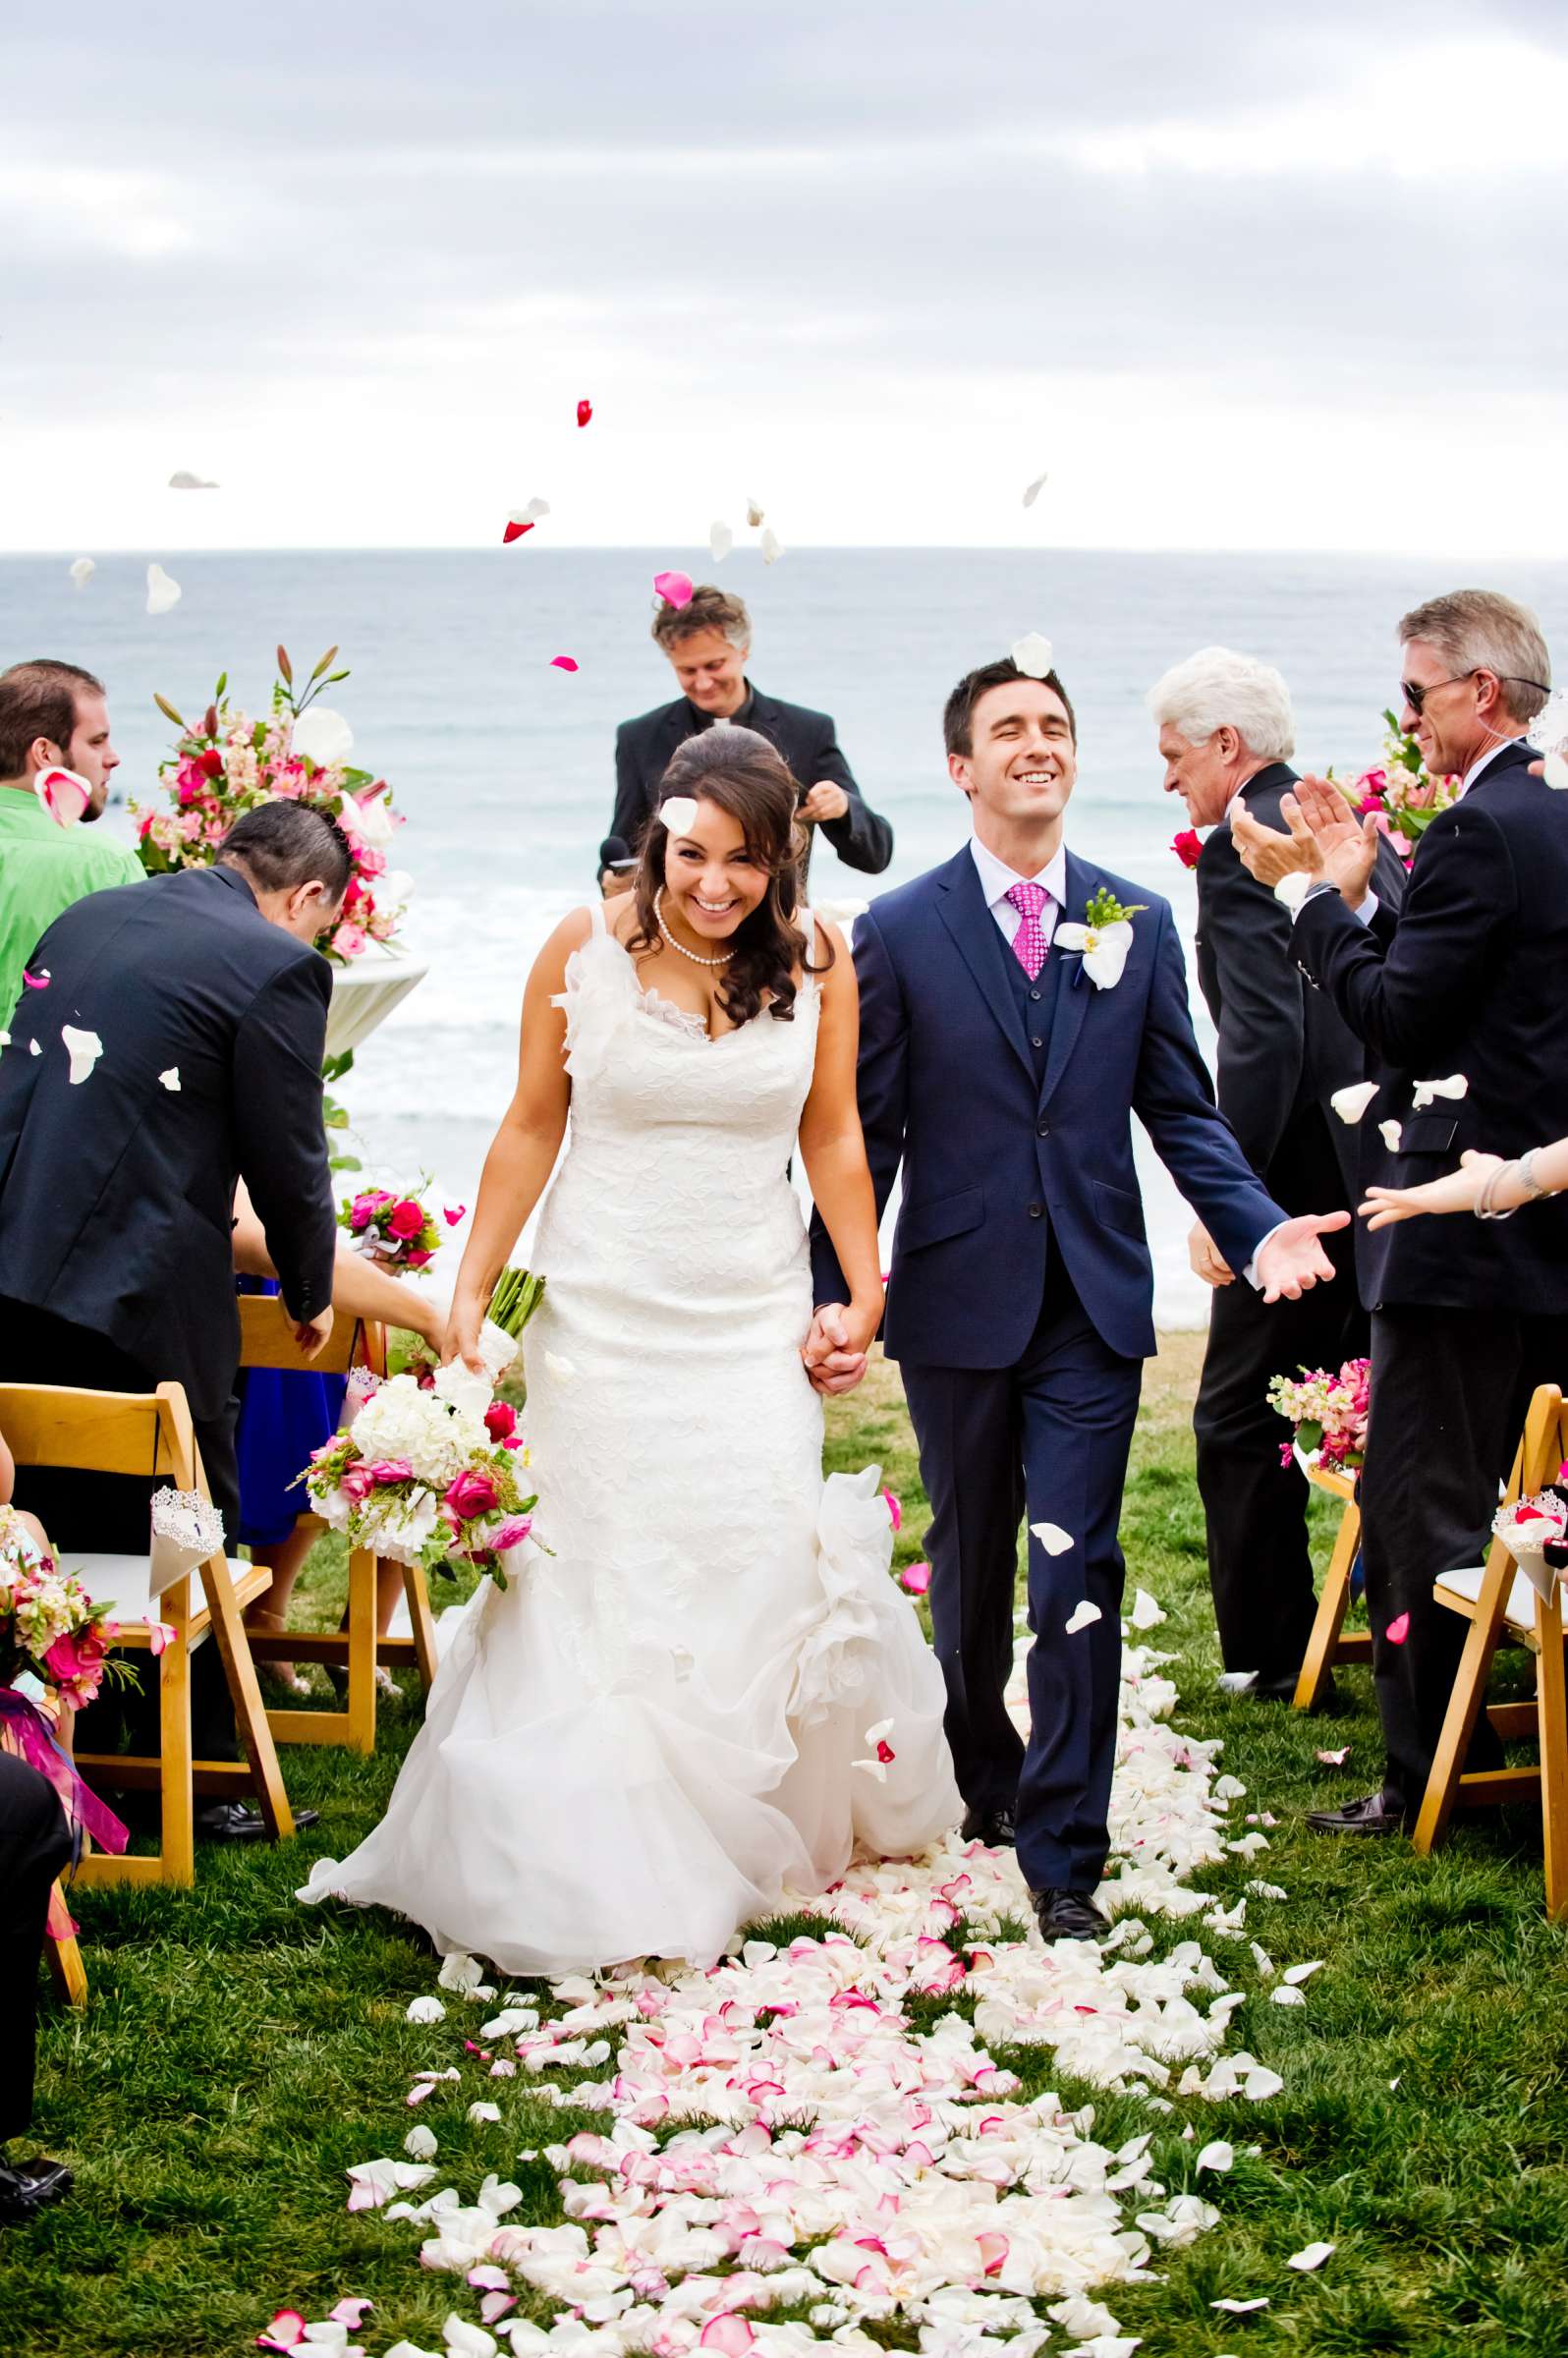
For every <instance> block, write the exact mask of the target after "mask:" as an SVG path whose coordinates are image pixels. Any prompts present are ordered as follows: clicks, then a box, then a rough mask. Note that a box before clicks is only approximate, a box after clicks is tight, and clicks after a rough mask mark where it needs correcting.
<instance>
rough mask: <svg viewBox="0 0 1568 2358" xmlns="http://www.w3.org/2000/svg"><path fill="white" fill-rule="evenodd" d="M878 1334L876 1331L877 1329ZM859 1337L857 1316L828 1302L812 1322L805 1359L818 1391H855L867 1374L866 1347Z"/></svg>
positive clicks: (802, 1356) (804, 1361) (805, 1345)
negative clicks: (856, 1325) (855, 1319)
mask: <svg viewBox="0 0 1568 2358" xmlns="http://www.w3.org/2000/svg"><path fill="white" fill-rule="evenodd" d="M873 1331H874V1329H873ZM869 1341H870V1336H869V1335H867V1337H866V1340H865V1342H861V1341H859V1340H858V1338H857V1333H856V1327H855V1322H854V1314H853V1313H852V1312H851V1311H849V1310H847V1309H846V1308H845V1306H844V1304H843V1303H842V1302H824V1303H823V1305H822V1307H821V1309H820V1310H819V1311H817V1313H816V1315H815V1317H814V1318H813V1319H812V1323H811V1326H810V1328H809V1330H808V1332H807V1336H806V1340H805V1342H804V1343H803V1344H802V1345H801V1359H802V1362H803V1364H804V1366H805V1369H806V1373H807V1375H809V1376H810V1377H811V1380H812V1389H813V1390H814V1391H818V1392H826V1393H832V1392H852V1391H853V1390H854V1389H855V1386H856V1385H857V1384H858V1383H859V1382H860V1380H861V1377H862V1376H863V1375H865V1373H866V1344H867V1343H868V1342H869Z"/></svg>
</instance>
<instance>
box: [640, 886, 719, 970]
mask: <svg viewBox="0 0 1568 2358" xmlns="http://www.w3.org/2000/svg"><path fill="white" fill-rule="evenodd" d="M653 922H654V924H655V925H656V926H658V929H659V931H660V932H661V933H662V934H663V936H664V938H665V940H666V941H667V942H668V943H669V945H670V948H671V949H672V950H679V952H680V954H681V956H682V957H683V958H690V960H691V961H692V964H693V965H694V966H728V964H729V962H730V960H731V959H732V958H733V957H734V955H735V952H734V951H733V950H726V951H725V952H724V954H723V956H722V957H720V958H704V957H703V956H702V954H701V952H700V950H689V949H688V948H687V946H686V944H685V942H684V941H677V940H676V938H675V936H674V934H673V933H672V932H671V931H670V928H669V926H667V925H666V924H665V923H664V887H663V885H662V884H661V885H660V886H659V888H658V890H657V892H656V893H655V894H654V895H653Z"/></svg>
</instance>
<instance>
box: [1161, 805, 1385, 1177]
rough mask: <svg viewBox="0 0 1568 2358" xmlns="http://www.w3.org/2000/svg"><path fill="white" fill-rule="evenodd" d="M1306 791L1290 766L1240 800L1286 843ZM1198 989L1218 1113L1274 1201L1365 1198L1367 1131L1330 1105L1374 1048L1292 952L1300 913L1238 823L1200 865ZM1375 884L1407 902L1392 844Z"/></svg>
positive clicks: (1217, 834)
mask: <svg viewBox="0 0 1568 2358" xmlns="http://www.w3.org/2000/svg"><path fill="white" fill-rule="evenodd" d="M1295 783H1296V772H1295V771H1294V770H1293V769H1292V768H1290V767H1289V765H1288V764H1287V763H1286V762H1283V761H1271V762H1270V763H1269V764H1268V766H1267V768H1266V769H1260V770H1259V771H1258V773H1257V775H1256V776H1255V777H1251V778H1249V779H1248V781H1247V783H1246V785H1245V786H1244V787H1243V788H1242V790H1241V799H1242V801H1243V803H1244V804H1245V805H1246V809H1247V813H1248V815H1249V816H1250V817H1252V818H1255V819H1257V821H1258V822H1259V824H1260V826H1264V827H1273V828H1276V829H1277V830H1278V832H1279V833H1280V834H1282V835H1283V834H1288V832H1289V829H1288V828H1287V826H1286V824H1285V821H1284V818H1283V817H1282V816H1281V814H1280V804H1281V802H1282V801H1283V799H1284V797H1285V796H1286V795H1287V794H1288V793H1289V792H1290V789H1291V788H1292V787H1293V786H1294V785H1295ZM1197 873H1198V934H1197V939H1196V943H1195V947H1196V949H1197V953H1198V981H1199V985H1200V987H1201V988H1202V990H1203V994H1204V999H1205V1001H1206V1002H1207V1006H1208V1012H1209V1014H1210V1015H1211V1016H1212V1017H1213V1019H1214V1029H1215V1030H1216V1032H1217V1033H1218V1035H1219V1056H1218V1070H1217V1072H1216V1074H1215V1089H1216V1091H1217V1094H1218V1096H1219V1109H1220V1112H1221V1113H1222V1114H1223V1115H1224V1116H1225V1119H1226V1120H1227V1121H1228V1122H1229V1124H1230V1126H1231V1128H1232V1129H1233V1130H1234V1131H1235V1133H1236V1136H1237V1138H1238V1139H1239V1140H1240V1142H1241V1149H1242V1152H1243V1153H1244V1154H1245V1155H1246V1157H1247V1159H1248V1161H1249V1162H1250V1163H1251V1164H1252V1166H1253V1169H1254V1170H1255V1171H1257V1173H1258V1174H1259V1176H1260V1178H1261V1179H1262V1180H1263V1182H1264V1184H1265V1185H1266V1186H1267V1188H1268V1191H1269V1193H1270V1194H1271V1195H1273V1196H1277V1197H1278V1199H1279V1201H1280V1203H1281V1204H1284V1205H1287V1206H1288V1207H1289V1208H1290V1209H1291V1210H1292V1211H1293V1212H1294V1211H1327V1210H1330V1209H1331V1208H1333V1207H1334V1206H1336V1205H1339V1204H1344V1205H1348V1206H1350V1207H1351V1208H1352V1209H1354V1207H1355V1205H1356V1203H1357V1201H1358V1196H1357V1188H1358V1169H1359V1153H1358V1148H1359V1139H1360V1133H1359V1131H1358V1130H1357V1129H1356V1128H1355V1127H1354V1126H1353V1125H1351V1124H1349V1123H1346V1122H1342V1121H1341V1120H1340V1119H1339V1116H1338V1115H1337V1114H1336V1113H1334V1112H1333V1111H1332V1110H1331V1108H1330V1106H1329V1102H1328V1100H1329V1098H1330V1097H1331V1096H1332V1095H1333V1094H1334V1092H1335V1090H1338V1089H1345V1088H1348V1087H1349V1086H1350V1084H1351V1083H1352V1082H1356V1081H1362V1080H1365V1079H1366V1050H1365V1049H1364V1048H1363V1046H1362V1043H1361V1041H1360V1040H1359V1039H1357V1037H1356V1035H1355V1033H1354V1032H1352V1031H1351V1029H1350V1027H1349V1025H1348V1024H1347V1023H1346V1022H1345V1020H1344V1017H1343V1016H1342V1015H1341V1014H1340V1012H1339V1010H1338V1008H1337V1007H1336V1006H1335V1005H1334V1003H1333V1001H1332V1000H1331V999H1328V998H1325V997H1324V996H1323V994H1322V993H1321V991H1316V990H1314V989H1313V988H1312V986H1311V985H1310V983H1308V982H1307V981H1306V979H1305V977H1304V976H1303V974H1302V971H1301V968H1300V967H1299V966H1298V964H1297V962H1296V960H1295V958H1294V957H1293V956H1292V954H1291V947H1290V933H1291V918H1290V912H1289V911H1288V910H1287V909H1286V908H1285V906H1284V904H1283V902H1281V901H1277V900H1276V899H1275V898H1274V894H1273V891H1272V889H1271V888H1270V887H1269V886H1268V885H1266V884H1260V883H1259V882H1258V880H1257V878H1256V877H1255V876H1252V875H1249V873H1248V871H1247V870H1246V869H1245V868H1244V867H1243V866H1242V862H1241V857H1240V854H1239V853H1238V852H1237V849H1236V845H1235V842H1234V840H1233V839H1232V836H1231V831H1230V826H1229V823H1228V821H1227V822H1226V823H1225V824H1224V825H1221V826H1217V827H1215V828H1214V830H1213V831H1212V833H1211V834H1210V835H1209V838H1208V840H1207V842H1206V843H1205V844H1204V849H1203V853H1202V855H1201V857H1200V859H1199V862H1198V871H1197ZM1373 886H1374V889H1375V891H1376V893H1377V897H1378V900H1379V901H1380V902H1381V903H1382V905H1383V906H1384V907H1386V908H1389V909H1392V910H1397V909H1398V908H1399V906H1400V904H1401V902H1402V901H1403V899H1404V897H1405V867H1404V863H1403V861H1402V860H1401V859H1400V857H1399V854H1398V853H1397V852H1396V851H1395V850H1394V848H1393V846H1392V844H1391V843H1389V842H1388V841H1387V840H1386V839H1385V840H1384V841H1383V842H1382V843H1381V844H1380V845H1379V847H1378V853H1377V870H1376V874H1375V876H1374V878H1373Z"/></svg>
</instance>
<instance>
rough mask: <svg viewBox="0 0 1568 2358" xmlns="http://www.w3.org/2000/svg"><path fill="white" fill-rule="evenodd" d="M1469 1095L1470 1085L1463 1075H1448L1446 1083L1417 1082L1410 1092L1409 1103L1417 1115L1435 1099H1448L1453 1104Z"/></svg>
mask: <svg viewBox="0 0 1568 2358" xmlns="http://www.w3.org/2000/svg"><path fill="white" fill-rule="evenodd" d="M1469 1094H1470V1083H1469V1082H1468V1081H1467V1080H1466V1078H1465V1076H1464V1074H1463V1073H1450V1074H1449V1076H1448V1078H1447V1080H1446V1081H1418V1082H1417V1083H1416V1086H1415V1088H1414V1089H1413V1090H1412V1092H1411V1097H1410V1101H1411V1104H1412V1105H1413V1106H1414V1108H1415V1110H1416V1111H1417V1113H1420V1112H1422V1111H1423V1110H1424V1109H1425V1107H1427V1106H1428V1105H1430V1104H1431V1103H1432V1102H1433V1101H1434V1099H1436V1098H1437V1097H1449V1098H1452V1099H1453V1100H1454V1102H1455V1103H1457V1102H1458V1100H1459V1099H1460V1098H1461V1097H1464V1096H1468V1095H1469Z"/></svg>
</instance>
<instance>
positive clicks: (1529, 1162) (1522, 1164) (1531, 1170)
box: [1515, 1147, 1552, 1204]
mask: <svg viewBox="0 0 1568 2358" xmlns="http://www.w3.org/2000/svg"><path fill="white" fill-rule="evenodd" d="M1539 1153H1540V1148H1539V1147H1532V1148H1531V1149H1530V1150H1529V1151H1528V1152H1527V1153H1524V1154H1521V1155H1520V1157H1519V1161H1518V1163H1517V1164H1516V1166H1515V1168H1516V1170H1517V1173H1518V1178H1519V1184H1520V1186H1521V1187H1522V1188H1523V1189H1524V1191H1525V1202H1526V1203H1527V1204H1539V1203H1540V1199H1541V1197H1542V1196H1549V1195H1550V1194H1551V1193H1552V1190H1551V1189H1550V1188H1549V1187H1542V1186H1541V1184H1540V1180H1539V1179H1538V1178H1537V1177H1536V1156H1537V1155H1538V1154H1539Z"/></svg>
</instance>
